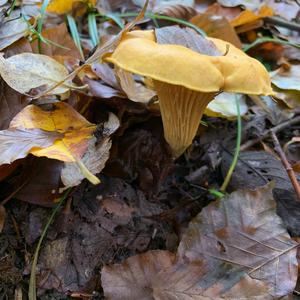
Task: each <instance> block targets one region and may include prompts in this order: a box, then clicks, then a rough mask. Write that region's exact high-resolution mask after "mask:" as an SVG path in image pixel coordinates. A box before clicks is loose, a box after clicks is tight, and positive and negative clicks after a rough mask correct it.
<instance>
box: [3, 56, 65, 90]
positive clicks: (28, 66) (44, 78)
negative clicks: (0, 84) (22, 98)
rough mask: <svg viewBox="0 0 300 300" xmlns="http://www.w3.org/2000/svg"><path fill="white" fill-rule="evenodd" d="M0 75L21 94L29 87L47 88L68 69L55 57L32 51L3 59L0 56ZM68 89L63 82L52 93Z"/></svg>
mask: <svg viewBox="0 0 300 300" xmlns="http://www.w3.org/2000/svg"><path fill="white" fill-rule="evenodd" d="M0 75H1V77H2V78H3V79H4V80H5V81H6V83H7V84H8V85H9V86H10V87H11V88H13V89H14V90H16V91H18V92H19V93H21V94H26V93H28V92H30V90H31V89H34V88H38V87H41V86H45V87H46V88H48V87H49V86H51V85H53V84H54V83H57V82H59V81H61V80H62V79H63V78H65V77H66V76H67V75H68V70H67V69H66V68H65V67H64V66H63V65H62V64H60V63H58V62H57V61H56V60H55V59H53V58H51V57H49V56H46V55H42V54H34V53H21V54H17V55H14V56H11V57H9V58H8V59H5V58H4V57H3V56H0ZM69 89H70V83H68V82H65V83H64V84H62V85H60V86H59V87H57V88H55V89H54V90H53V91H52V93H53V94H62V93H65V92H67V91H68V90H69Z"/></svg>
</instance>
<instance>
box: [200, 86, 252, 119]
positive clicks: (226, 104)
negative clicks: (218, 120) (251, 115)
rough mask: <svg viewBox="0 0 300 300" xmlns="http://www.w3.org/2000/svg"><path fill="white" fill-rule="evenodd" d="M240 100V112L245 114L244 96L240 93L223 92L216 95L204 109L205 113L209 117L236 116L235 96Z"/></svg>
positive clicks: (246, 108)
mask: <svg viewBox="0 0 300 300" xmlns="http://www.w3.org/2000/svg"><path fill="white" fill-rule="evenodd" d="M236 97H237V99H238V100H239V102H240V113H241V115H245V114H246V113H247V111H248V106H247V103H246V97H245V95H242V94H232V93H226V92H223V93H221V94H219V95H217V96H216V97H215V98H214V100H213V101H211V102H210V103H209V104H208V106H207V107H206V109H205V112H204V113H205V114H206V115H207V116H210V117H225V118H229V119H230V118H234V117H236V116H237V108H236V104H235V98H236Z"/></svg>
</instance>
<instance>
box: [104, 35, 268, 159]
mask: <svg viewBox="0 0 300 300" xmlns="http://www.w3.org/2000/svg"><path fill="white" fill-rule="evenodd" d="M208 40H209V41H211V42H212V43H213V44H214V45H215V47H216V48H217V49H218V51H219V52H220V53H221V54H220V55H219V56H210V55H205V54H201V53H199V52H196V51H193V50H191V49H189V48H187V47H184V46H182V45H175V44H158V43H157V42H156V37H155V34H154V31H132V32H130V33H128V34H127V35H125V37H124V39H123V40H122V41H121V42H120V44H119V45H118V47H117V48H116V50H115V51H114V52H113V53H112V54H109V55H107V56H106V57H105V60H106V61H109V62H111V63H113V64H115V65H117V66H118V67H120V68H123V69H125V70H127V71H130V72H132V73H135V74H140V75H143V76H146V77H150V78H152V80H153V82H154V87H155V89H156V92H157V95H158V98H159V106H160V110H161V115H162V120H163V126H164V135H165V139H166V140H167V142H168V143H169V145H170V147H171V149H172V151H173V155H174V157H179V156H180V155H181V154H182V153H183V152H184V151H185V150H186V148H187V147H188V146H189V145H190V144H191V143H192V141H193V139H194V137H195V135H196V133H197V129H198V127H199V124H200V121H201V117H202V114H203V112H204V110H205V108H206V106H207V105H208V103H209V102H210V101H211V100H213V98H214V96H215V95H216V94H218V93H219V92H221V91H226V92H236V93H244V94H256V95H258V94H259V95H270V94H272V93H273V92H272V88H271V84H270V78H269V75H268V72H267V71H266V69H265V68H264V66H263V65H262V64H261V63H260V62H259V61H257V60H255V59H253V58H251V57H249V56H248V55H246V54H245V53H244V52H243V51H241V50H239V49H237V48H236V47H235V46H233V45H231V44H229V43H228V42H225V41H222V40H219V39H213V38H209V39H208Z"/></svg>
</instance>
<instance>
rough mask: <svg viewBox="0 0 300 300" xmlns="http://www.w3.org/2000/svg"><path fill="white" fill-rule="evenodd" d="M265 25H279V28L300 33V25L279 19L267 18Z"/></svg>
mask: <svg viewBox="0 0 300 300" xmlns="http://www.w3.org/2000/svg"><path fill="white" fill-rule="evenodd" d="M264 21H265V23H269V24H273V25H277V26H279V27H284V28H288V29H290V30H295V31H300V24H297V23H295V22H290V21H286V20H284V19H282V18H279V17H265V18H264Z"/></svg>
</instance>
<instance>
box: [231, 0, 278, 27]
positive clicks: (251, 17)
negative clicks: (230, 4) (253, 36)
mask: <svg viewBox="0 0 300 300" xmlns="http://www.w3.org/2000/svg"><path fill="white" fill-rule="evenodd" d="M273 15H274V11H273V9H272V8H271V7H268V6H265V5H264V6H262V7H261V8H260V9H259V11H258V12H257V13H254V12H253V11H251V10H248V9H246V10H244V11H242V12H241V13H240V14H239V15H238V16H237V17H236V18H235V19H233V20H232V21H230V24H231V25H232V26H233V27H237V26H241V25H245V24H249V23H252V22H255V21H258V20H260V19H262V18H265V17H271V16H273Z"/></svg>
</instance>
